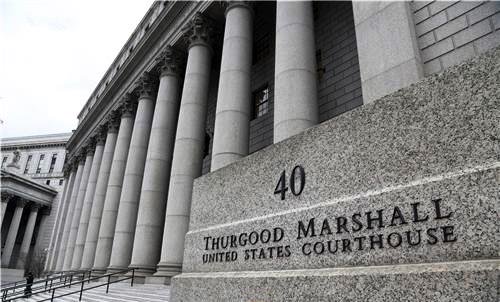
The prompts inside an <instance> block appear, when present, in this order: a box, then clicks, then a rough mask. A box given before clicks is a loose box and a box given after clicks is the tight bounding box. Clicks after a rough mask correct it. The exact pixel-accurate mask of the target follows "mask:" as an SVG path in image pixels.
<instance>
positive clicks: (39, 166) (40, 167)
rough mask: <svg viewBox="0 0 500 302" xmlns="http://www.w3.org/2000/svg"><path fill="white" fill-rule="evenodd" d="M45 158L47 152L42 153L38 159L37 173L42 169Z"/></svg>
mask: <svg viewBox="0 0 500 302" xmlns="http://www.w3.org/2000/svg"><path fill="white" fill-rule="evenodd" d="M44 160H45V154H40V159H39V160H38V166H37V167H36V174H38V173H40V172H41V171H42V166H43V161H44Z"/></svg>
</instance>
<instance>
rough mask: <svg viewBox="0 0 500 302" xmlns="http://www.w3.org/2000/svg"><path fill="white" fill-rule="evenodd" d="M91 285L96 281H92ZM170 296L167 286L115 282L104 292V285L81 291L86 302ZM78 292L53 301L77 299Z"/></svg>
mask: <svg viewBox="0 0 500 302" xmlns="http://www.w3.org/2000/svg"><path fill="white" fill-rule="evenodd" d="M92 285H93V286H95V285H98V283H92ZM77 289H78V287H77V286H72V287H71V288H60V289H58V290H57V291H56V296H57V295H60V294H64V293H69V292H72V291H75V290H77ZM51 295H52V294H51V293H42V294H36V295H33V296H32V297H30V298H29V299H26V298H22V299H19V300H18V301H27V302H28V301H29V302H35V301H40V300H43V299H47V298H50V297H51ZM169 296H170V287H169V286H166V285H165V286H160V285H147V284H146V285H144V284H140V285H134V286H133V287H130V283H115V284H110V287H109V292H108V294H106V287H105V286H102V287H97V288H93V289H90V290H87V291H84V292H83V295H82V301H87V302H132V301H140V302H144V301H148V302H165V301H168V298H169ZM78 298H79V293H75V294H72V295H69V296H65V297H60V298H56V299H54V301H61V302H73V301H78Z"/></svg>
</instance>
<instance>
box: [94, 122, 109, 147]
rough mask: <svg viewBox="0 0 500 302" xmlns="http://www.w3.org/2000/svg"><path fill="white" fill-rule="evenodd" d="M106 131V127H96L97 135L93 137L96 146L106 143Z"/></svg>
mask: <svg viewBox="0 0 500 302" xmlns="http://www.w3.org/2000/svg"><path fill="white" fill-rule="evenodd" d="M106 131H107V127H106V126H105V125H100V126H98V127H97V133H96V135H95V141H96V145H97V146H98V145H101V146H102V145H104V143H105V142H106Z"/></svg>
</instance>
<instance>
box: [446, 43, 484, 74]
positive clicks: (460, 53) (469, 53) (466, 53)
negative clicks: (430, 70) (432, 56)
mask: <svg viewBox="0 0 500 302" xmlns="http://www.w3.org/2000/svg"><path fill="white" fill-rule="evenodd" d="M475 54H476V53H475V51H474V46H473V45H472V43H469V44H466V45H464V46H462V47H460V48H457V49H455V50H454V51H452V52H449V53H447V54H445V55H444V56H442V57H441V62H442V63H443V68H448V67H450V66H452V65H455V64H457V63H460V62H463V61H465V60H467V59H468V58H471V57H473V56H474V55H475Z"/></svg>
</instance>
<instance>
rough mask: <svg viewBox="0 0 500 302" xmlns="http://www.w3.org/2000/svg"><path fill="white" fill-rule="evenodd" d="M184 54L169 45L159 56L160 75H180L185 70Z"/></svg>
mask: <svg viewBox="0 0 500 302" xmlns="http://www.w3.org/2000/svg"><path fill="white" fill-rule="evenodd" d="M184 59H185V56H184V54H183V53H182V52H181V51H179V50H177V49H175V48H174V47H172V46H170V45H169V46H167V47H166V48H165V49H164V50H163V51H162V52H161V54H160V56H159V57H158V59H157V61H158V62H159V67H160V76H165V75H173V76H179V75H180V74H181V73H182V70H183V62H184Z"/></svg>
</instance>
